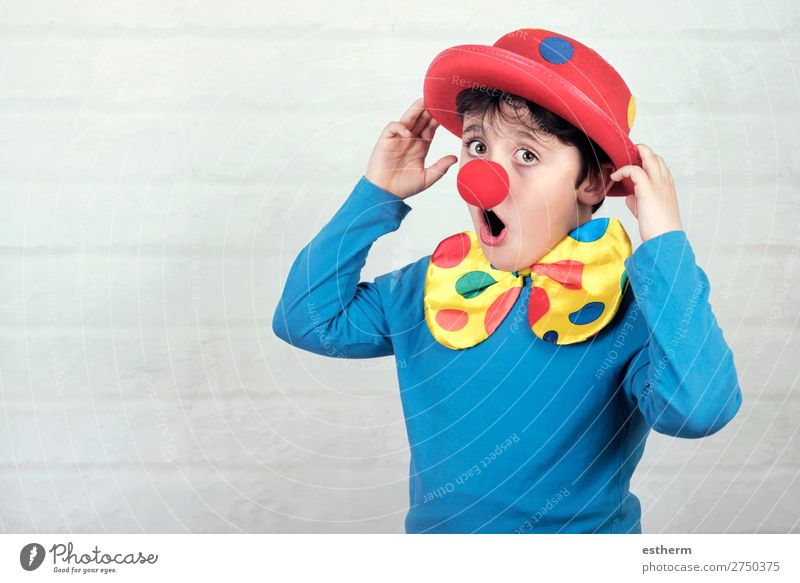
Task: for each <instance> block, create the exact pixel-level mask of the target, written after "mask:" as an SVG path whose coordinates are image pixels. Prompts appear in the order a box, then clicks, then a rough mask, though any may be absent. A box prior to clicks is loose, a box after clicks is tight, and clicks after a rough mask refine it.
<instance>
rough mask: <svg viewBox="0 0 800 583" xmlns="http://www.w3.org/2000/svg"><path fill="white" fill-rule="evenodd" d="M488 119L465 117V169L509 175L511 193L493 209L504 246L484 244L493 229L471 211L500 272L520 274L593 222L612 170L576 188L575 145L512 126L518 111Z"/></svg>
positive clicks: (477, 212)
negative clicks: (479, 163)
mask: <svg viewBox="0 0 800 583" xmlns="http://www.w3.org/2000/svg"><path fill="white" fill-rule="evenodd" d="M501 107H506V104H501ZM506 117H508V118H510V119H509V121H506V119H504V118H506ZM489 118H490V115H487V116H486V119H484V120H481V119H479V118H477V117H471V116H470V115H465V116H464V131H463V133H462V140H463V146H462V150H461V160H460V166H463V165H464V164H466V163H468V162H470V161H472V160H475V159H479V158H482V159H484V160H490V161H492V162H496V163H498V164H500V165H501V166H502V167H503V168H504V169H505V170H506V172H507V173H508V177H509V185H510V187H509V194H508V196H507V197H506V198H505V199H504V200H503V201H502V202H501V203H500V204H498V205H497V206H495V207H492V209H491V210H492V211H494V213H495V214H496V215H497V217H499V218H500V219H501V220H502V222H503V223H505V229H506V231H507V232H506V233H504V234H501V235H500V237H498V240H499V242H496V243H494V244H493V242H492V241H491V240H490V241H485V240H484V237H483V236H482V234H481V231H484V232H486V231H487V228H486V227H484V225H487V226H488V223H487V221H486V217H485V215H484V212H483V210H482V209H480V208H479V207H477V206H475V205H472V204H468V205H467V206H468V208H469V213H470V216H471V217H472V222H473V224H474V225H475V233H477V234H478V239H479V240H480V242H481V247H482V248H483V252H484V255H486V257H487V259H488V260H489V261H490V262H491V264H492V265H493V266H494V267H495V268H497V269H501V270H503V271H517V270H519V269H523V268H525V267H530V266H531V265H532V264H533V263H536V261H537V260H538V259H540V258H541V257H542V256H543V255H545V253H547V252H548V251H549V250H550V249H551V248H552V247H553V246H554V245H555V244H556V243H558V242H559V241H560V240H561V239H563V238H564V237H565V236H566V235H567V234H568V233H569V232H570V231H571V230H572V229H574V228H575V227H577V226H578V225H581V224H583V223H585V222H586V221H588V220H591V218H592V210H591V207H592V205H593V204H595V203H597V202H600V201H601V200H602V199H603V197H604V196H605V194H606V192H607V191H608V189H610V188H611V186H612V181H611V180H610V179H609V178H608V174H610V172H611V171H612V170H613V169H612V168H610V167H603V172H602V173H601V176H600V177H596V176H595V177H590V178H587V179H586V180H584V182H583V184H581V185H580V186H579V187H578V188H577V189H576V188H575V180H576V178H577V176H578V172H579V171H580V153H579V151H578V149H577V148H576V147H575V146H573V145H567V144H564V143H563V142H561V141H560V140H558V139H557V138H556V137H555V136H554V135H552V134H546V133H544V132H543V131H541V130H539V131H537V132H536V133H535V134H534V132H532V131H531V130H530V128H529V127H528V126H526V125H524V124H522V123H521V122H514V121H513V120H515V119H516V115H515V114H514V113H513V112H512V113H511V115H510V116H496V115H495V116H491V119H489ZM482 121H483V122H484V125H483V127H482V124H481V122H482ZM512 122H513V123H512ZM523 134H527V135H523ZM500 239H502V240H500Z"/></svg>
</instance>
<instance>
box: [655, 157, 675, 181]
mask: <svg viewBox="0 0 800 583" xmlns="http://www.w3.org/2000/svg"><path fill="white" fill-rule="evenodd" d="M658 165H659V166H660V167H661V175H662V176H663V177H664V178H666V179H668V180H670V181H671V180H672V172H670V169H669V166H667V163H666V162H665V161H664V158H662V157H661V156H659V157H658Z"/></svg>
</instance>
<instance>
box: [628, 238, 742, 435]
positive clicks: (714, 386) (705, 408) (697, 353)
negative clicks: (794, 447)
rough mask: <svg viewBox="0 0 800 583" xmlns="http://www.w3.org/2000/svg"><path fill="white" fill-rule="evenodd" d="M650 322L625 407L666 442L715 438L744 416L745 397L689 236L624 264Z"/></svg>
mask: <svg viewBox="0 0 800 583" xmlns="http://www.w3.org/2000/svg"><path fill="white" fill-rule="evenodd" d="M625 268H626V271H627V273H628V277H629V279H630V283H631V286H632V288H633V292H634V295H635V297H636V304H637V307H638V309H639V310H641V314H642V315H643V316H644V320H645V321H646V323H647V327H648V329H649V334H648V336H647V341H646V342H645V344H644V346H643V347H641V349H639V350H638V351H636V352H635V353H634V354H633V356H632V357H631V359H630V360H629V361H628V362H627V364H626V369H625V371H624V380H623V383H622V385H623V388H624V394H625V398H626V401H627V403H628V405H629V406H631V407H638V409H639V410H640V411H641V413H642V415H643V416H644V419H645V421H646V422H647V424H648V426H650V427H652V428H653V429H654V430H655V431H658V432H659V433H663V434H666V435H671V436H675V437H685V438H699V437H704V436H706V435H711V434H713V433H716V432H717V431H719V430H720V429H722V427H724V426H725V425H726V424H727V423H728V422H729V421H730V420H731V419H733V417H734V416H735V415H736V413H737V412H738V410H739V408H740V406H741V403H742V393H741V389H740V386H739V380H738V375H737V373H736V367H735V365H734V360H733V352H732V351H731V349H730V347H729V346H728V344H727V343H726V342H725V339H724V337H723V333H722V330H721V329H720V327H719V325H718V324H717V320H716V318H715V316H714V313H713V311H712V309H711V305H710V303H709V301H708V296H709V291H710V285H709V281H708V277H707V276H706V274H705V272H704V271H703V270H702V269H701V268H700V267H699V266H698V265H697V264H696V262H695V255H694V252H693V250H692V248H691V245H690V244H689V241H688V239H687V237H686V232H685V231H683V230H675V231H668V232H666V233H662V234H661V235H659V236H657V237H653V238H652V239H649V240H647V241H645V242H644V243H642V244H641V245H640V246H639V248H638V249H636V251H635V252H634V253H633V254H632V255H631V256H630V257H628V258H627V259H626V260H625Z"/></svg>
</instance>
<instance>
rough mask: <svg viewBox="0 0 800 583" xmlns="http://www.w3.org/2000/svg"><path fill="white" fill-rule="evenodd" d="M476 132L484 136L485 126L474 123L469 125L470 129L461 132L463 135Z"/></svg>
mask: <svg viewBox="0 0 800 583" xmlns="http://www.w3.org/2000/svg"><path fill="white" fill-rule="evenodd" d="M474 130H478V131H479V132H480V133H482V134H483V133H485V132H484V131H483V125H482V124H479V123H473V124H471V125H469V126H468V127H466V128H464V131H463V132H461V133H462V134H466V133H467V132H470V131H474Z"/></svg>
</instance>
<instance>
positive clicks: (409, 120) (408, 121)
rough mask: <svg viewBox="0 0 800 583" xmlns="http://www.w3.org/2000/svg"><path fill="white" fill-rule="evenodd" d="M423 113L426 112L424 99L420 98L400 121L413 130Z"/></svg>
mask: <svg viewBox="0 0 800 583" xmlns="http://www.w3.org/2000/svg"><path fill="white" fill-rule="evenodd" d="M423 111H425V107H424V106H423V105H422V97H420V98H419V99H417V100H416V101H415V102H414V103H412V104H411V105H410V106H409V108H408V109H407V110H406V112H405V113H404V114H403V115H402V116H401V117H400V119H399V120H398V121H399V122H400V123H401V124H403V125H404V126H406V127H407V128H408V129H411V128H413V127H414V124H415V123H416V122H417V118H418V117H419V116H420V114H422V112H423Z"/></svg>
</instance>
